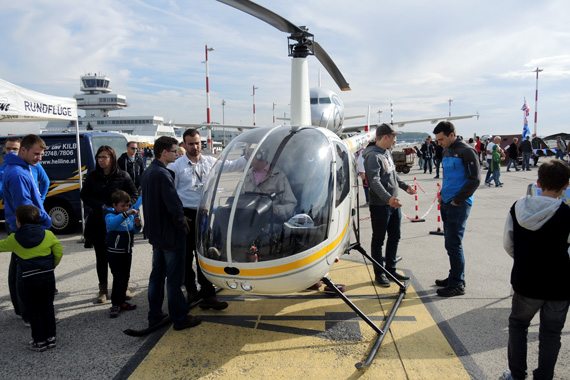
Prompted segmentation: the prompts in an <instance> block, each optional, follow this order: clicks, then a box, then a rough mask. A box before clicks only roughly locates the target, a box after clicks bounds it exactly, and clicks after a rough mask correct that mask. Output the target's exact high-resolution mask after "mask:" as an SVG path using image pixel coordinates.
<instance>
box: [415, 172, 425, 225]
mask: <svg viewBox="0 0 570 380" xmlns="http://www.w3.org/2000/svg"><path fill="white" fill-rule="evenodd" d="M415 181H416V178H415V177H414V182H415ZM414 190H416V194H415V195H414V198H415V201H416V217H415V218H414V219H412V223H417V222H425V221H426V220H425V219H421V218H420V212H419V204H418V185H414Z"/></svg>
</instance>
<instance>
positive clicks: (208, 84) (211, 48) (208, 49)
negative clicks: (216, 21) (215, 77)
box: [205, 45, 214, 152]
mask: <svg viewBox="0 0 570 380" xmlns="http://www.w3.org/2000/svg"><path fill="white" fill-rule="evenodd" d="M209 51H214V48H213V47H210V48H209V47H208V45H206V48H205V52H206V123H208V127H207V128H208V148H209V149H210V152H213V151H214V150H213V146H212V128H211V127H210V123H211V122H212V120H211V119H210V70H209V68H208V52H209Z"/></svg>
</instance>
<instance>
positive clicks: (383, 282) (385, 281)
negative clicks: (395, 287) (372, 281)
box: [376, 273, 390, 288]
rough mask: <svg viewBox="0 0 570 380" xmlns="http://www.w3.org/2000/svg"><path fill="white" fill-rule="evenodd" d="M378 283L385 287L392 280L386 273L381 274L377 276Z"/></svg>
mask: <svg viewBox="0 0 570 380" xmlns="http://www.w3.org/2000/svg"><path fill="white" fill-rule="evenodd" d="M376 283H377V284H378V285H380V286H383V287H385V288H387V287H389V286H390V280H388V277H386V275H385V274H384V273H382V274H380V277H376Z"/></svg>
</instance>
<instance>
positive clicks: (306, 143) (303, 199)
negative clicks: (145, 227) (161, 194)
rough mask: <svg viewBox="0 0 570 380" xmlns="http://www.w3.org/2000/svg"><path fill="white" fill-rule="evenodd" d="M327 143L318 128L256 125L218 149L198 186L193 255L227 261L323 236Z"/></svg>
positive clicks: (294, 248) (328, 193)
mask: <svg viewBox="0 0 570 380" xmlns="http://www.w3.org/2000/svg"><path fill="white" fill-rule="evenodd" d="M333 154H335V153H334V151H333V147H332V145H331V143H330V141H329V139H328V138H327V137H326V136H325V134H323V132H322V131H319V130H318V129H314V128H304V129H300V130H297V131H291V128H290V127H289V126H281V127H275V128H257V129H253V130H250V131H248V132H245V133H243V134H241V135H240V136H238V137H236V138H235V139H234V140H233V141H232V142H231V143H230V144H229V145H228V147H227V148H226V149H225V150H224V152H223V154H222V156H221V157H220V159H219V160H218V161H217V163H216V164H215V166H214V170H213V171H212V173H211V174H210V175H209V177H208V180H207V181H206V184H205V186H204V195H203V196H202V199H201V204H200V210H199V218H200V222H199V224H198V226H197V243H198V246H197V249H198V254H200V255H201V256H204V257H206V258H208V259H211V260H217V261H223V262H227V263H248V262H249V263H252V262H263V261H270V260H278V259H281V258H285V257H289V256H292V255H295V254H298V253H301V252H305V251H307V250H308V249H311V248H313V247H315V246H317V245H318V244H320V243H322V242H323V241H325V240H326V239H327V236H328V233H329V224H330V218H331V209H332V205H333V203H334V202H333V199H332V194H333V182H334V176H333V166H332V165H331V162H332V161H333Z"/></svg>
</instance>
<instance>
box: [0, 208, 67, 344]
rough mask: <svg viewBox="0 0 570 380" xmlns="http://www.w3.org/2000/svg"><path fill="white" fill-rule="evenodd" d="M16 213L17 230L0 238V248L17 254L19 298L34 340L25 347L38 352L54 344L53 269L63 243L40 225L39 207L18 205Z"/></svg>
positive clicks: (58, 260) (60, 254)
mask: <svg viewBox="0 0 570 380" xmlns="http://www.w3.org/2000/svg"><path fill="white" fill-rule="evenodd" d="M15 214H16V224H17V227H18V230H17V231H16V232H15V233H12V234H10V236H8V238H6V240H0V252H10V251H12V252H15V254H16V255H18V269H19V271H20V272H21V273H22V289H21V295H22V301H23V303H24V307H25V309H26V313H27V316H28V318H29V319H30V325H31V327H32V338H33V340H32V341H31V342H30V343H29V346H28V348H29V349H30V350H32V351H40V352H41V351H45V350H47V349H48V348H54V347H55V345H56V342H55V313H54V308H53V297H54V290H55V276H54V274H53V271H54V269H55V267H56V266H57V265H58V264H59V262H60V261H61V256H62V255H63V247H62V246H61V243H60V242H59V241H58V240H57V238H56V237H55V235H54V234H53V233H52V232H51V231H46V230H45V229H44V228H43V227H42V226H41V225H40V221H41V216H40V215H41V214H40V210H39V209H38V208H36V207H35V206H33V205H23V206H19V207H18V208H17V209H16V213H15Z"/></svg>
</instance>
